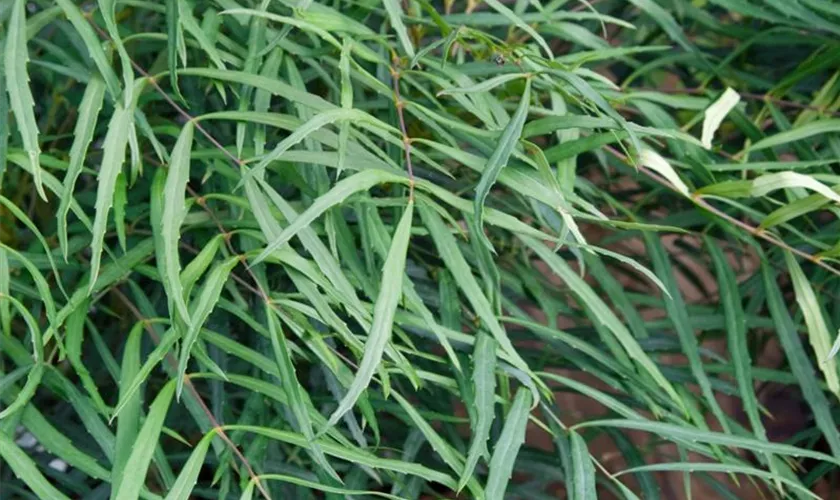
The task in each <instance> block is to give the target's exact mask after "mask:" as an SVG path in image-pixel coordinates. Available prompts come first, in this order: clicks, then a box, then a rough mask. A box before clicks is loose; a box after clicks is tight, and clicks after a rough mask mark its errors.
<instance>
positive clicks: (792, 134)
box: [748, 118, 840, 151]
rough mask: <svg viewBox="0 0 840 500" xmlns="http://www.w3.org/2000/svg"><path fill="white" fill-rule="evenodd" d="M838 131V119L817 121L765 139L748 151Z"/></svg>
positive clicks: (839, 120)
mask: <svg viewBox="0 0 840 500" xmlns="http://www.w3.org/2000/svg"><path fill="white" fill-rule="evenodd" d="M838 131H840V119H837V118H834V119H827V120H818V121H814V122H811V123H807V124H805V125H802V126H799V127H796V128H793V129H791V130H787V131H784V132H780V133H778V134H776V135H771V136H770V137H765V138H764V139H762V140H760V141H758V142H756V143H755V144H753V145H752V146H750V147H749V149H748V151H759V150H762V149H767V148H772V147H776V146H781V145H783V144H787V143H790V142H795V141H801V140H803V139H808V138H809V137H813V136H815V135H821V134H829V133H833V132H838Z"/></svg>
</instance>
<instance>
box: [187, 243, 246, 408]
mask: <svg viewBox="0 0 840 500" xmlns="http://www.w3.org/2000/svg"><path fill="white" fill-rule="evenodd" d="M241 260H242V259H241V258H240V256H238V255H234V256H233V257H229V258H228V259H226V260H225V261H223V262H222V263H220V264H219V265H217V266H216V267H214V268H213V269H212V270H211V271H210V273H209V274H208V275H207V278H205V280H204V284H203V285H202V286H201V290H200V291H199V293H198V297H197V298H196V299H195V301H194V302H193V303H192V304H190V305H191V307H190V309H191V311H190V315H189V317H190V318H191V319H192V322H191V323H190V325H189V327H188V329H187V333H186V336H185V337H184V343H183V345H182V346H181V353H180V355H179V356H178V379H177V380H178V397H179V398H180V396H181V392H182V391H183V389H184V377H185V376H186V372H187V363H188V362H189V360H190V354H191V352H192V348H193V345H195V343H196V341H197V340H198V334H199V333H200V332H201V328H202V327H203V326H204V322H205V321H207V318H208V317H209V316H210V313H211V312H213V309H214V308H215V307H216V304H217V303H218V302H219V296H220V295H221V293H222V288H223V287H224V286H225V283H226V282H227V280H228V276H230V272H231V271H232V270H233V268H234V267H236V265H237V264H238V263H239V262H241ZM179 283H180V281H179Z"/></svg>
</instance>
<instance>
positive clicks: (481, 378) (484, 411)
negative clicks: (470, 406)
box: [458, 332, 496, 491]
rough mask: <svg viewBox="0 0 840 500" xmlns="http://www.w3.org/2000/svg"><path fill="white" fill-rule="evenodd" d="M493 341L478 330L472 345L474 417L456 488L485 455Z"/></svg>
mask: <svg viewBox="0 0 840 500" xmlns="http://www.w3.org/2000/svg"><path fill="white" fill-rule="evenodd" d="M495 372H496V342H495V341H494V340H493V338H492V337H491V336H489V335H487V334H486V333H484V332H479V334H478V336H477V337H476V341H475V346H474V348H473V371H472V381H473V394H474V395H475V415H476V421H475V424H474V427H473V430H472V440H471V442H470V449H469V451H468V452H467V462H466V465H465V466H464V471H463V473H462V474H461V478H460V480H459V481H458V490H459V491H460V490H461V489H463V487H464V486H465V485H466V484H467V481H469V480H470V478H471V477H472V473H473V471H474V470H475V466H476V464H478V460H479V459H480V458H481V457H482V456H485V457H486V456H488V455H489V453H488V451H487V440H488V439H489V438H490V429H491V427H492V425H493V418H494V417H495V415H496V413H495V411H494V407H495V402H496V401H495V398H496V373H495Z"/></svg>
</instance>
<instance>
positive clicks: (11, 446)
mask: <svg viewBox="0 0 840 500" xmlns="http://www.w3.org/2000/svg"><path fill="white" fill-rule="evenodd" d="M0 457H3V461H4V462H5V463H7V464H8V465H9V468H11V469H12V471H13V472H14V473H15V476H17V477H19V478H20V479H21V480H23V482H24V483H25V484H26V485H27V486H28V487H29V488H30V489H31V490H32V493H34V494H35V495H37V496H38V498H51V499H52V498H54V499H55V500H64V499H67V500H69V497H67V496H66V495H64V494H63V493H61V492H60V491H59V490H57V489H55V487H54V486H53V485H51V484H50V482H49V481H47V478H45V477H44V475H43V474H41V471H39V470H38V467H37V466H36V465H35V463H34V462H33V461H32V459H31V458H29V456H28V455H27V454H26V453H24V451H23V450H21V449H20V448H19V447H18V445H17V444H15V442H14V441H13V440H12V439H11V438H9V437H8V436H7V435H6V434H5V433H3V432H0Z"/></svg>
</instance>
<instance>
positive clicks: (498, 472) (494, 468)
mask: <svg viewBox="0 0 840 500" xmlns="http://www.w3.org/2000/svg"><path fill="white" fill-rule="evenodd" d="M530 408H531V393H530V392H529V391H528V390H527V389H525V388H520V389H519V390H518V391H517V392H516V397H515V398H514V399H513V404H512V405H511V406H510V410H509V411H508V414H507V417H506V418H505V425H504V427H503V428H502V434H501V435H500V436H499V440H498V441H497V442H496V446H495V448H494V449H493V458H491V459H490V473H489V475H488V477H487V485H486V486H485V487H484V491H485V492H486V493H487V497H486V498H487V500H496V499H498V500H502V499H503V498H504V497H505V490H506V489H507V484H508V481H509V480H510V476H511V474H512V473H513V467H514V463H515V462H516V457H517V456H518V455H519V448H520V447H521V446H522V444H523V443H524V442H525V430H526V428H527V427H528V414H529V413H530Z"/></svg>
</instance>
